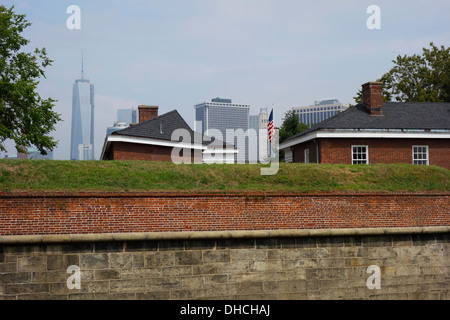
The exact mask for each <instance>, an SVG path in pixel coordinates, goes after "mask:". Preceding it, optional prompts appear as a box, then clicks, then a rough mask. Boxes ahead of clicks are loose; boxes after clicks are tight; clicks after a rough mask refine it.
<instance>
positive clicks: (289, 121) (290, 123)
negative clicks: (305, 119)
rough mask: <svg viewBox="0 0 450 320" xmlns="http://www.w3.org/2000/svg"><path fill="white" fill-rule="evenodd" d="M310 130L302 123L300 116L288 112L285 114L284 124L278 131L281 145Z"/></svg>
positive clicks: (292, 111)
mask: <svg viewBox="0 0 450 320" xmlns="http://www.w3.org/2000/svg"><path fill="white" fill-rule="evenodd" d="M306 129H308V126H307V125H306V124H303V123H300V121H299V120H298V116H297V115H296V114H295V112H294V110H288V111H287V112H286V113H285V114H284V119H283V123H282V124H281V127H280V128H279V129H278V133H279V137H280V143H281V142H283V141H284V140H286V139H287V138H289V137H292V136H293V135H295V134H297V133H299V132H302V131H303V130H306Z"/></svg>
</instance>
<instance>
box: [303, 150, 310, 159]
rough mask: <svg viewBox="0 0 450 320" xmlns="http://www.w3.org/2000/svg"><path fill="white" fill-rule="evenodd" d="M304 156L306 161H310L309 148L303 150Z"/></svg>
mask: <svg viewBox="0 0 450 320" xmlns="http://www.w3.org/2000/svg"><path fill="white" fill-rule="evenodd" d="M303 156H304V160H305V163H309V148H306V149H305V150H303Z"/></svg>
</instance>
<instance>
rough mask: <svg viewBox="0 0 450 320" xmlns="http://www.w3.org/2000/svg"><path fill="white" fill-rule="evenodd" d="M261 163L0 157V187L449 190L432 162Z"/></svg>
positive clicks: (449, 180)
mask: <svg viewBox="0 0 450 320" xmlns="http://www.w3.org/2000/svg"><path fill="white" fill-rule="evenodd" d="M261 167H263V166H262V165H249V164H241V165H208V164H202V165H175V164H172V163H168V162H139V161H87V162H84V161H45V160H41V161H39V160H33V161H30V160H0V191H24V190H33V191H50V190H58V191H80V190H81V191H94V190H96V191H224V192H230V191H289V192H307V191H333V190H337V191H348V190H371V191H431V190H441V191H450V170H445V169H443V168H439V167H434V166H413V165H406V164H396V165H369V166H366V165H360V166H351V165H324V164H322V165H317V164H291V163H281V164H280V169H279V171H278V173H277V174H276V175H274V176H261V175H260V168H261Z"/></svg>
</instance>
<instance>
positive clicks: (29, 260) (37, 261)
mask: <svg viewBox="0 0 450 320" xmlns="http://www.w3.org/2000/svg"><path fill="white" fill-rule="evenodd" d="M44 270H47V257H46V256H45V255H28V256H22V257H18V259H17V271H18V272H24V271H44Z"/></svg>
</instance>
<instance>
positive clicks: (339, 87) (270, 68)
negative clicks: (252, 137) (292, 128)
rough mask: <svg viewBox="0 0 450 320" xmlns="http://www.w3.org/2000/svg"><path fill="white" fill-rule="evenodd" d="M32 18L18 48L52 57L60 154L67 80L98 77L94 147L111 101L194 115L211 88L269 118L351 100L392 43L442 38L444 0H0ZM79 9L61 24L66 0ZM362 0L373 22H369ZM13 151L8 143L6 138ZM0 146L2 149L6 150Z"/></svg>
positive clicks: (417, 47) (415, 46)
mask: <svg viewBox="0 0 450 320" xmlns="http://www.w3.org/2000/svg"><path fill="white" fill-rule="evenodd" d="M2 4H4V5H5V6H6V7H8V8H9V7H11V6H12V5H14V6H15V12H16V13H21V14H26V17H27V20H28V21H30V22H31V23H32V26H31V27H29V28H28V29H26V32H25V33H24V36H25V37H26V38H28V39H30V40H31V42H30V45H29V46H28V47H27V48H26V49H27V51H30V50H31V49H34V48H36V47H38V48H42V47H45V48H46V49H47V52H48V56H49V57H50V58H51V59H52V60H54V63H53V66H51V67H49V68H47V69H46V76H47V77H46V79H42V80H41V83H40V85H39V93H40V95H41V97H43V98H47V97H51V98H53V99H57V100H58V102H57V103H56V107H55V110H56V111H57V112H58V113H60V114H61V115H62V118H63V119H64V122H61V123H60V124H58V125H57V128H56V131H55V132H54V133H53V134H54V136H55V137H56V139H58V140H59V141H60V142H59V146H58V149H57V150H55V152H54V158H55V159H69V153H70V126H71V108H72V86H73V83H74V81H75V79H78V78H80V76H81V51H82V49H83V51H84V75H85V78H88V79H90V81H91V83H93V84H94V85H95V151H96V152H95V153H96V158H97V159H98V158H99V155H100V152H101V148H102V146H103V141H104V138H105V135H106V128H107V127H108V126H112V125H113V123H114V121H115V120H116V110H117V109H121V108H131V107H137V106H138V105H140V104H149V105H159V107H160V114H162V113H165V112H168V111H171V110H174V109H177V110H178V112H179V113H180V114H181V116H182V117H184V119H185V120H186V121H187V123H188V124H189V125H191V127H193V126H194V125H193V123H194V105H195V104H197V103H200V102H203V101H209V100H210V99H212V98H215V97H221V98H229V99H232V100H233V102H237V103H247V104H250V105H251V111H250V113H251V114H257V113H258V112H259V108H261V107H267V108H269V110H270V109H271V108H272V106H273V108H274V120H275V125H276V126H279V125H281V121H282V118H283V116H284V113H285V112H286V111H287V110H289V109H291V108H292V107H296V106H306V105H310V104H313V101H314V100H315V99H326V98H335V99H338V100H339V101H341V102H343V103H353V97H354V96H355V93H356V92H357V90H358V89H360V87H361V84H363V83H364V82H367V81H374V80H376V79H377V78H379V77H380V76H381V75H382V74H384V73H385V72H387V71H388V70H389V69H390V68H391V67H392V66H393V63H392V60H394V59H395V58H396V57H397V55H405V54H406V55H412V54H414V53H418V54H420V53H421V52H422V48H423V47H429V43H430V42H434V44H435V45H438V46H441V45H444V46H445V47H449V45H450V43H449V42H450V14H449V12H450V1H448V0H440V1H439V0H426V1H414V0H413V1H392V0H389V1H381V0H371V1H364V0H349V1H336V0H333V1H312V0H311V1H299V0H153V1H152V0H146V1H143V0H142V1H141V0H121V1H119V0H115V1H111V0H108V1H106V0H95V1H92V0H91V1H85V0H70V1H66V0H39V1H36V0H28V1H27V0H24V1H19V0H17V1H12V0H3V1H2ZM70 5H77V6H78V7H79V8H80V10H81V24H80V26H81V29H79V30H76V29H75V30H69V29H68V28H67V26H66V20H67V19H68V18H69V16H71V14H68V13H67V12H66V11H67V8H68V7H69V6H70ZM370 5H377V6H379V8H380V9H381V29H378V30H377V29H373V30H371V29H368V28H367V26H366V21H367V20H368V18H369V17H370V16H371V14H370V13H367V12H366V10H367V8H368V7H369V6H370ZM9 151H10V153H15V149H14V148H11V147H10V148H9ZM3 155H4V153H2V154H1V157H3Z"/></svg>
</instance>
